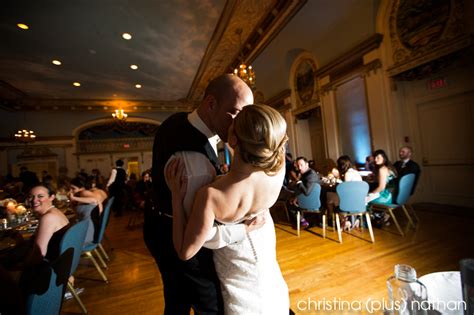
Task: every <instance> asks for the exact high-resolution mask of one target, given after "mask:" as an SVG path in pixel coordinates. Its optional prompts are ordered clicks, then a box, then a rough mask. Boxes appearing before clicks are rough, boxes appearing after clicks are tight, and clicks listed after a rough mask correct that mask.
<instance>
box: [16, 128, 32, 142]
mask: <svg viewBox="0 0 474 315" xmlns="http://www.w3.org/2000/svg"><path fill="white" fill-rule="evenodd" d="M15 140H16V141H18V142H22V143H28V142H34V141H35V140H36V135H35V132H34V131H33V130H26V129H23V130H18V131H17V132H16V133H15Z"/></svg>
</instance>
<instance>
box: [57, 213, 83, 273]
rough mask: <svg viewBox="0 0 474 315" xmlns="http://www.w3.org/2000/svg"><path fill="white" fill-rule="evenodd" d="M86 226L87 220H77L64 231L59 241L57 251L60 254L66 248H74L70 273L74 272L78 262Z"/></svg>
mask: <svg viewBox="0 0 474 315" xmlns="http://www.w3.org/2000/svg"><path fill="white" fill-rule="evenodd" d="M88 226H89V222H88V221H87V220H82V221H79V222H77V223H76V224H74V225H73V226H71V227H70V228H69V230H67V231H66V233H64V236H63V238H62V240H61V243H60V244H59V251H60V253H61V254H62V253H64V252H65V251H66V250H67V249H68V248H72V249H73V250H74V255H73V258H72V264H71V273H70V275H72V274H74V272H75V271H76V268H77V265H78V264H79V260H80V258H81V253H82V246H83V245H84V240H85V238H86V233H87V228H88Z"/></svg>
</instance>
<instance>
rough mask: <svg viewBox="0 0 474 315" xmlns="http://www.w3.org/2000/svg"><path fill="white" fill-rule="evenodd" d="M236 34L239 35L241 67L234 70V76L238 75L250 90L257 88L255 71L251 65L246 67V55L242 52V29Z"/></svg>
mask: <svg viewBox="0 0 474 315" xmlns="http://www.w3.org/2000/svg"><path fill="white" fill-rule="evenodd" d="M235 33H236V34H237V35H239V43H240V46H239V49H240V53H239V57H240V65H239V66H238V67H237V68H235V69H234V73H233V75H236V76H238V77H239V78H241V79H242V80H243V81H244V82H245V83H247V85H248V86H249V87H250V88H254V87H255V72H254V71H253V68H252V66H251V65H246V64H245V62H244V55H243V52H242V29H241V28H238V29H237V30H236V31H235Z"/></svg>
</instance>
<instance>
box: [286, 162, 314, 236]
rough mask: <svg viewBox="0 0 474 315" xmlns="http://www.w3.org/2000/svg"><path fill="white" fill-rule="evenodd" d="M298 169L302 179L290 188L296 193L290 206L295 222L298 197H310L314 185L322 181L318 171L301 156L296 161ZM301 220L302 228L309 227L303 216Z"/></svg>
mask: <svg viewBox="0 0 474 315" xmlns="http://www.w3.org/2000/svg"><path fill="white" fill-rule="evenodd" d="M296 167H297V169H298V171H299V173H300V177H299V180H298V181H297V182H296V183H295V184H294V185H292V186H290V189H291V190H292V191H294V197H293V198H292V199H290V201H289V206H288V210H289V212H290V215H291V216H292V217H294V220H295V221H296V211H297V202H296V197H297V196H298V195H300V194H305V196H309V194H310V193H311V191H312V190H313V187H314V185H315V184H317V183H319V182H320V181H321V180H320V178H319V175H318V174H317V173H316V171H315V170H313V169H312V168H310V167H309V163H308V160H307V159H306V158H305V157H303V156H300V157H298V158H297V159H296ZM300 220H301V222H300V224H301V227H302V228H307V227H309V223H308V221H306V219H305V218H304V217H303V216H301V219H300Z"/></svg>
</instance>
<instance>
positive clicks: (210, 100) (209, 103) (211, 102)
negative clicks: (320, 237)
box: [204, 94, 217, 111]
mask: <svg viewBox="0 0 474 315" xmlns="http://www.w3.org/2000/svg"><path fill="white" fill-rule="evenodd" d="M204 104H206V109H207V110H209V111H212V110H214V109H215V108H216V107H217V100H216V98H215V97H214V96H213V95H211V94H208V95H206V97H205V98H204Z"/></svg>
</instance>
